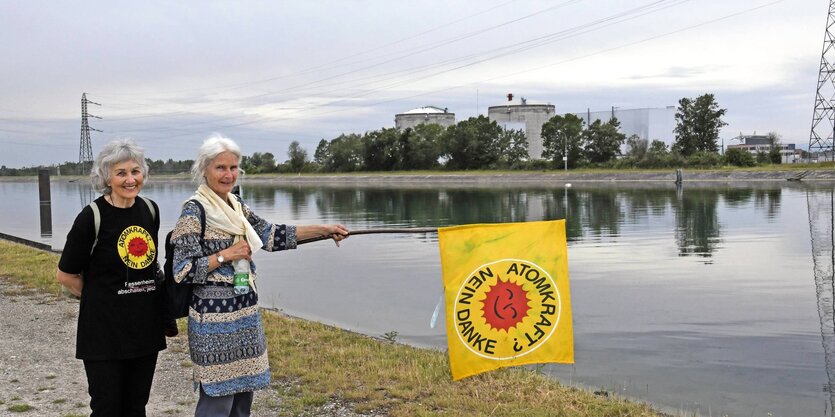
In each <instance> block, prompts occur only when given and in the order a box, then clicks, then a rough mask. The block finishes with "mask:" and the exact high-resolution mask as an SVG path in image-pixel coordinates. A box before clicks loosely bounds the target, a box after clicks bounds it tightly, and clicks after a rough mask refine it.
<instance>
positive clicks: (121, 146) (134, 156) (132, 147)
mask: <svg viewBox="0 0 835 417" xmlns="http://www.w3.org/2000/svg"><path fill="white" fill-rule="evenodd" d="M125 161H134V162H136V163H137V164H139V167H140V169H141V170H142V174H143V175H144V176H145V180H147V179H148V163H147V162H145V151H144V150H142V148H140V147H139V145H137V144H136V142H134V140H133V139H130V138H122V139H114V140H112V141H110V142H108V143H107V144H106V145H104V147H103V148H101V151H100V152H99V155H98V156H97V157H96V161H95V162H93V169H92V170H91V171H90V181H92V183H93V187H94V188H95V189H96V190H97V191H98V192H100V193H102V194H110V193H111V192H112V191H113V189H112V188H110V186H109V185H107V184H108V183H109V182H110V168H112V167H113V165H115V164H118V163H120V162H125Z"/></svg>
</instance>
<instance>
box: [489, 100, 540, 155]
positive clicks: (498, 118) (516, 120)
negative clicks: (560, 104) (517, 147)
mask: <svg viewBox="0 0 835 417" xmlns="http://www.w3.org/2000/svg"><path fill="white" fill-rule="evenodd" d="M487 117H489V118H490V120H491V121H494V122H496V123H497V124H498V125H499V126H501V127H502V128H503V129H505V130H509V129H515V130H522V131H524V132H525V136H526V138H527V139H528V156H530V158H531V159H542V125H544V124H545V123H546V122H547V121H548V120H550V119H551V118H552V117H554V105H553V104H550V103H537V102H533V101H531V100H528V99H526V98H524V97H522V98H520V99H518V100H516V99H514V98H513V94H508V95H507V102H506V103H504V104H502V105H499V106H490V107H489V108H488V109H487Z"/></svg>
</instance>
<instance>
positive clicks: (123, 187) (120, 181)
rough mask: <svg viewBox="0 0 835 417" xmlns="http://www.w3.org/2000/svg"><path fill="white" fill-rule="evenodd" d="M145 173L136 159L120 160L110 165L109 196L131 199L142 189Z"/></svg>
mask: <svg viewBox="0 0 835 417" xmlns="http://www.w3.org/2000/svg"><path fill="white" fill-rule="evenodd" d="M144 181H145V174H144V173H143V172H142V167H141V166H140V165H139V163H137V162H136V161H130V160H129V161H122V162H119V163H117V164H113V166H111V167H110V181H109V184H108V185H109V186H110V189H111V193H110V196H111V198H113V197H116V198H118V199H121V200H133V199H134V198H136V196H137V195H139V191H140V190H142V183H143V182H144Z"/></svg>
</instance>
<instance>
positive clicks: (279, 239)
mask: <svg viewBox="0 0 835 417" xmlns="http://www.w3.org/2000/svg"><path fill="white" fill-rule="evenodd" d="M241 206H242V207H243V210H244V215H245V216H246V219H247V220H248V221H249V224H251V225H252V228H253V229H255V231H256V232H257V233H258V236H259V237H261V241H262V242H264V244H263V245H262V246H261V249H264V250H265V251H268V252H275V251H280V250H287V249H295V248H296V226H292V225H286V224H272V223H270V222H268V221H266V220H264V219H262V218H260V217H258V215H256V214H255V213H253V212H252V210H251V209H250V208H249V206H247V205H246V204H243V203H241Z"/></svg>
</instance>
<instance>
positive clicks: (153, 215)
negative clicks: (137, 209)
mask: <svg viewBox="0 0 835 417" xmlns="http://www.w3.org/2000/svg"><path fill="white" fill-rule="evenodd" d="M139 198H141V199H142V200H144V201H145V205H146V206H148V211H150V212H151V218H152V219H154V221H156V220H157V210H156V209H155V208H154V203H152V202H151V199H150V198H147V197H144V196H141V195H140V196H139Z"/></svg>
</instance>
